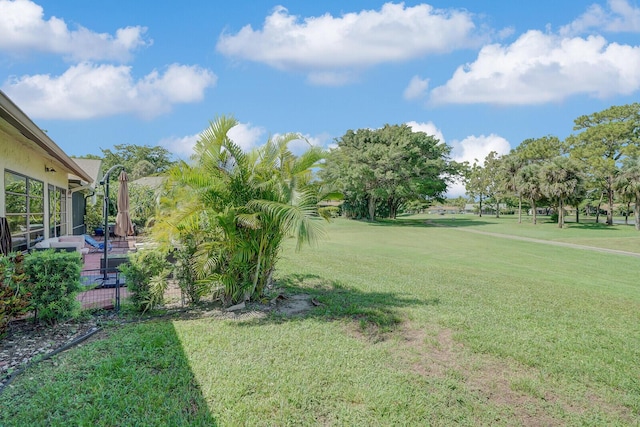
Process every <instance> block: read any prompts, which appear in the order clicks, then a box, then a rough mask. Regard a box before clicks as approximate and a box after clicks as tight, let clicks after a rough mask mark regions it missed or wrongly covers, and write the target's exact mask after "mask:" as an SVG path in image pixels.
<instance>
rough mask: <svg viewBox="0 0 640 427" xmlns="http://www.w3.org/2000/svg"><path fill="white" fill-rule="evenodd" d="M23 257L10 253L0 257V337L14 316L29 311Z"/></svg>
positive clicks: (29, 295) (28, 296)
mask: <svg viewBox="0 0 640 427" xmlns="http://www.w3.org/2000/svg"><path fill="white" fill-rule="evenodd" d="M26 279H27V275H26V274H25V273H24V255H22V254H19V253H11V254H9V255H7V256H5V255H0V337H2V336H3V335H4V333H5V332H6V330H7V325H8V324H9V322H10V321H11V319H13V318H14V317H16V316H19V315H21V314H24V313H26V312H27V311H29V298H30V297H31V294H30V293H29V291H28V290H27V287H26Z"/></svg>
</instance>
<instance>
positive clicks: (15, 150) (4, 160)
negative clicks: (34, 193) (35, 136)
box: [0, 119, 71, 238]
mask: <svg viewBox="0 0 640 427" xmlns="http://www.w3.org/2000/svg"><path fill="white" fill-rule="evenodd" d="M32 146H35V144H33V143H30V142H29V140H28V139H27V138H25V137H24V136H23V135H22V134H20V133H18V132H17V131H16V130H15V128H13V127H12V126H10V125H9V123H7V122H6V121H5V120H3V119H0V216H4V215H5V197H4V171H5V170H10V171H12V172H17V173H20V174H22V175H26V176H28V177H30V178H34V179H37V180H40V181H43V182H44V186H45V212H44V215H45V218H48V217H49V206H48V205H49V204H48V203H47V201H48V200H49V191H48V185H49V184H52V185H55V186H57V187H60V188H68V185H69V181H68V172H67V171H66V170H64V168H63V166H62V165H61V164H60V163H58V162H57V161H55V160H53V159H51V158H50V157H48V156H46V155H45V154H44V153H42V152H40V151H39V150H38V149H34V148H31V147H32ZM45 167H49V168H53V169H55V170H56V172H45ZM69 196H70V195H67V230H71V198H70V197H69ZM46 237H49V229H48V227H45V238H46Z"/></svg>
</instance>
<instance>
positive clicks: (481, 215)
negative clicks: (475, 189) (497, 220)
mask: <svg viewBox="0 0 640 427" xmlns="http://www.w3.org/2000/svg"><path fill="white" fill-rule="evenodd" d="M480 217H481V218H482V195H480Z"/></svg>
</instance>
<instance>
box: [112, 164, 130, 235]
mask: <svg viewBox="0 0 640 427" xmlns="http://www.w3.org/2000/svg"><path fill="white" fill-rule="evenodd" d="M118 181H119V182H120V186H119V187H118V215H116V229H115V234H116V236H122V237H126V236H132V235H133V223H132V222H131V217H130V216H129V185H128V181H129V178H128V177H127V173H126V172H125V171H122V172H120V176H118Z"/></svg>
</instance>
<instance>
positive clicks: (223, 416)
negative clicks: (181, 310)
mask: <svg viewBox="0 0 640 427" xmlns="http://www.w3.org/2000/svg"><path fill="white" fill-rule="evenodd" d="M454 227H456V228H454ZM463 227H468V228H469V229H479V230H484V231H487V232H491V233H499V234H508V235H509V234H510V235H520V236H523V237H533V238H540V239H542V240H558V241H560V240H562V241H569V242H576V243H580V244H585V243H584V242H585V241H588V242H590V243H589V244H590V245H593V246H600V247H605V248H608V247H615V248H616V249H620V248H619V247H618V246H619V245H621V243H620V242H621V241H623V242H625V243H624V245H623V246H624V247H625V248H626V249H625V250H629V251H633V252H640V251H638V249H637V248H638V239H640V234H636V233H635V232H634V231H633V229H632V227H627V228H624V226H617V227H613V228H610V229H607V228H602V227H599V226H596V225H594V229H590V228H588V227H580V226H577V225H576V227H574V226H573V225H571V226H570V228H568V229H564V230H557V229H555V228H554V226H553V224H541V225H540V226H536V227H533V226H532V225H530V224H517V223H516V222H515V220H514V219H513V218H503V219H501V220H495V219H492V218H484V217H483V218H478V217H474V216H464V218H461V217H455V218H453V217H448V216H444V217H442V216H417V217H407V218H402V219H399V220H397V221H393V222H392V221H389V222H382V223H377V224H368V223H362V222H355V221H346V220H337V221H334V222H333V223H331V224H329V225H328V226H327V228H326V229H327V237H326V239H325V240H323V241H322V242H320V243H319V244H318V246H317V247H315V248H305V249H303V251H302V252H300V253H295V252H294V251H293V242H288V243H287V247H286V248H285V249H286V250H285V252H284V253H283V256H282V259H281V261H280V263H279V265H278V267H279V269H278V274H277V280H278V284H279V286H280V287H281V289H282V290H284V291H286V292H287V293H289V294H300V293H305V294H308V295H310V296H311V297H314V298H316V299H317V300H318V301H319V302H320V303H322V305H321V306H319V307H316V308H314V309H313V310H311V311H310V312H308V313H306V314H305V315H303V316H294V317H287V316H282V315H270V316H266V317H261V316H258V315H254V316H252V315H247V316H243V317H241V318H239V319H236V320H232V319H226V320H225V319H221V318H217V317H202V318H193V319H188V318H182V319H173V320H158V321H150V322H145V323H140V324H135V325H128V326H125V327H121V328H117V329H112V330H108V331H107V334H106V335H108V336H107V337H105V338H104V339H102V340H98V341H94V342H91V343H88V344H86V345H83V346H82V347H81V348H76V349H74V350H71V351H69V352H66V353H64V354H61V355H59V356H57V357H55V358H53V359H52V360H49V361H45V362H42V363H41V364H39V365H37V366H36V367H35V368H33V369H31V370H30V371H28V372H26V373H25V374H23V375H21V376H20V377H19V378H18V379H17V380H16V381H15V382H14V383H13V384H12V387H11V388H10V389H7V390H6V391H5V392H4V393H3V395H2V396H1V398H0V425H20V426H22V425H451V424H460V425H594V426H601V425H638V424H639V421H638V420H640V369H639V367H638V361H639V360H640V284H639V282H640V281H639V280H638V267H639V265H640V260H639V259H638V258H637V257H631V256H624V255H617V254H608V253H598V252H592V251H587V250H579V249H573V248H566V247H559V246H553V245H548V244H544V243H536V242H530V241H519V240H512V239H505V238H500V237H496V236H492V235H483V234H477V233H468V232H464V231H462V230H461V229H460V228H463ZM596 227H597V228H596ZM620 239H622V240H620ZM634 248H635V250H633V249H634Z"/></svg>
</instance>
